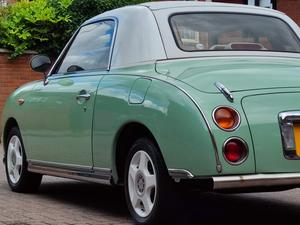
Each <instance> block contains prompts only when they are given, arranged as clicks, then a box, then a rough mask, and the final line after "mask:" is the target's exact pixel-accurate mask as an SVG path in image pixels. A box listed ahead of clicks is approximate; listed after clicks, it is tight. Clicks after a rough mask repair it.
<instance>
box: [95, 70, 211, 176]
mask: <svg viewBox="0 0 300 225" xmlns="http://www.w3.org/2000/svg"><path fill="white" fill-rule="evenodd" d="M139 77H140V76H131V75H109V76H106V77H104V78H103V80H102V81H101V83H100V86H99V89H98V92H97V98H96V103H95V111H94V128H93V129H94V135H93V148H94V166H96V167H100V168H101V167H105V168H113V170H114V171H115V162H114V160H115V159H114V157H115V145H116V139H117V135H118V132H119V130H120V129H121V128H122V127H123V126H124V125H125V124H128V123H130V122H138V123H141V124H143V125H145V126H146V127H147V128H148V129H149V130H150V132H151V133H152V134H153V136H154V137H155V139H156V141H157V143H158V145H159V147H160V150H161V153H162V155H163V158H164V160H165V163H166V165H167V167H168V168H169V169H170V168H172V169H187V170H189V171H190V172H192V173H193V174H195V175H202V176H208V175H213V174H216V173H217V171H216V161H215V155H214V149H213V146H212V142H211V138H210V135H209V132H208V128H207V126H206V124H205V121H204V119H203V117H202V116H201V114H200V112H199V110H198V109H197V107H196V106H195V104H194V103H193V102H192V101H191V99H190V98H189V97H188V96H187V95H186V94H185V93H184V92H182V91H181V90H180V89H178V88H177V87H175V86H174V85H171V84H170V83H168V82H166V81H163V80H160V79H156V78H153V77H152V78H151V77H147V79H151V80H152V81H151V85H150V87H149V88H148V90H147V93H146V96H145V99H144V101H143V102H142V103H141V104H129V101H128V97H129V93H130V88H131V87H132V85H133V84H134V82H135V81H136V79H138V78H139Z"/></svg>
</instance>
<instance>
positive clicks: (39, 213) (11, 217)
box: [0, 145, 132, 225]
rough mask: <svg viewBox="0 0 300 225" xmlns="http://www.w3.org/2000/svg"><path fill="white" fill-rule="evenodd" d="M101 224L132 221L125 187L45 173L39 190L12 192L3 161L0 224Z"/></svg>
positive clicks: (0, 186)
mask: <svg viewBox="0 0 300 225" xmlns="http://www.w3.org/2000/svg"><path fill="white" fill-rule="evenodd" d="M0 152H1V153H0V158H1V160H2V155H3V154H2V152H3V151H2V147H1V145H0ZM98 224H99V225H103V224H107V225H129V224H132V221H131V219H130V215H129V213H128V211H127V209H126V203H125V198H124V195H123V192H122V190H120V189H116V188H111V187H106V186H102V185H97V184H90V183H84V182H78V181H72V180H67V179H62V178H52V177H48V176H44V178H43V181H42V185H41V187H40V190H39V192H38V193H35V194H19V193H13V192H11V191H10V189H9V187H8V185H7V182H6V178H5V172H4V166H3V164H2V163H1V165H0V225H98Z"/></svg>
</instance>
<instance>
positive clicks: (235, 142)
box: [223, 138, 248, 164]
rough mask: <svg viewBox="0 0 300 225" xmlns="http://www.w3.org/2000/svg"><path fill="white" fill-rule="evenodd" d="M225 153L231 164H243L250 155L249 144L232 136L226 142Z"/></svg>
mask: <svg viewBox="0 0 300 225" xmlns="http://www.w3.org/2000/svg"><path fill="white" fill-rule="evenodd" d="M223 153H224V157H225V159H226V160H227V161H228V162H229V163H230V164H241V163H243V162H244V161H245V160H246V158H247V156H248V148H247V144H246V142H244V141H243V140H242V139H240V138H230V139H228V140H227V141H226V142H225V144H224V147H223Z"/></svg>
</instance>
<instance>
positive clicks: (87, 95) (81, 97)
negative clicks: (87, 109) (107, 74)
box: [76, 91, 91, 101]
mask: <svg viewBox="0 0 300 225" xmlns="http://www.w3.org/2000/svg"><path fill="white" fill-rule="evenodd" d="M82 92H83V91H81V93H79V95H77V96H76V100H80V99H84V100H86V101H87V100H89V99H90V98H91V95H90V94H89V93H82Z"/></svg>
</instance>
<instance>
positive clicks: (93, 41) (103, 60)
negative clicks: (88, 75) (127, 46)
mask: <svg viewBox="0 0 300 225" xmlns="http://www.w3.org/2000/svg"><path fill="white" fill-rule="evenodd" d="M114 28H115V22H114V21H113V20H105V21H101V22H97V23H92V24H88V25H85V26H83V27H81V28H80V30H79V32H78V34H77V36H76V37H75V39H74V41H73V43H72V44H71V46H70V48H69V49H68V51H67V53H66V54H65V57H64V59H63V60H62V62H61V64H60V66H59V68H58V70H57V73H58V74H61V73H71V72H76V71H83V70H96V69H99V70H102V69H106V68H107V67H108V63H109V55H110V48H111V45H112V39H113V34H114Z"/></svg>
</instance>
